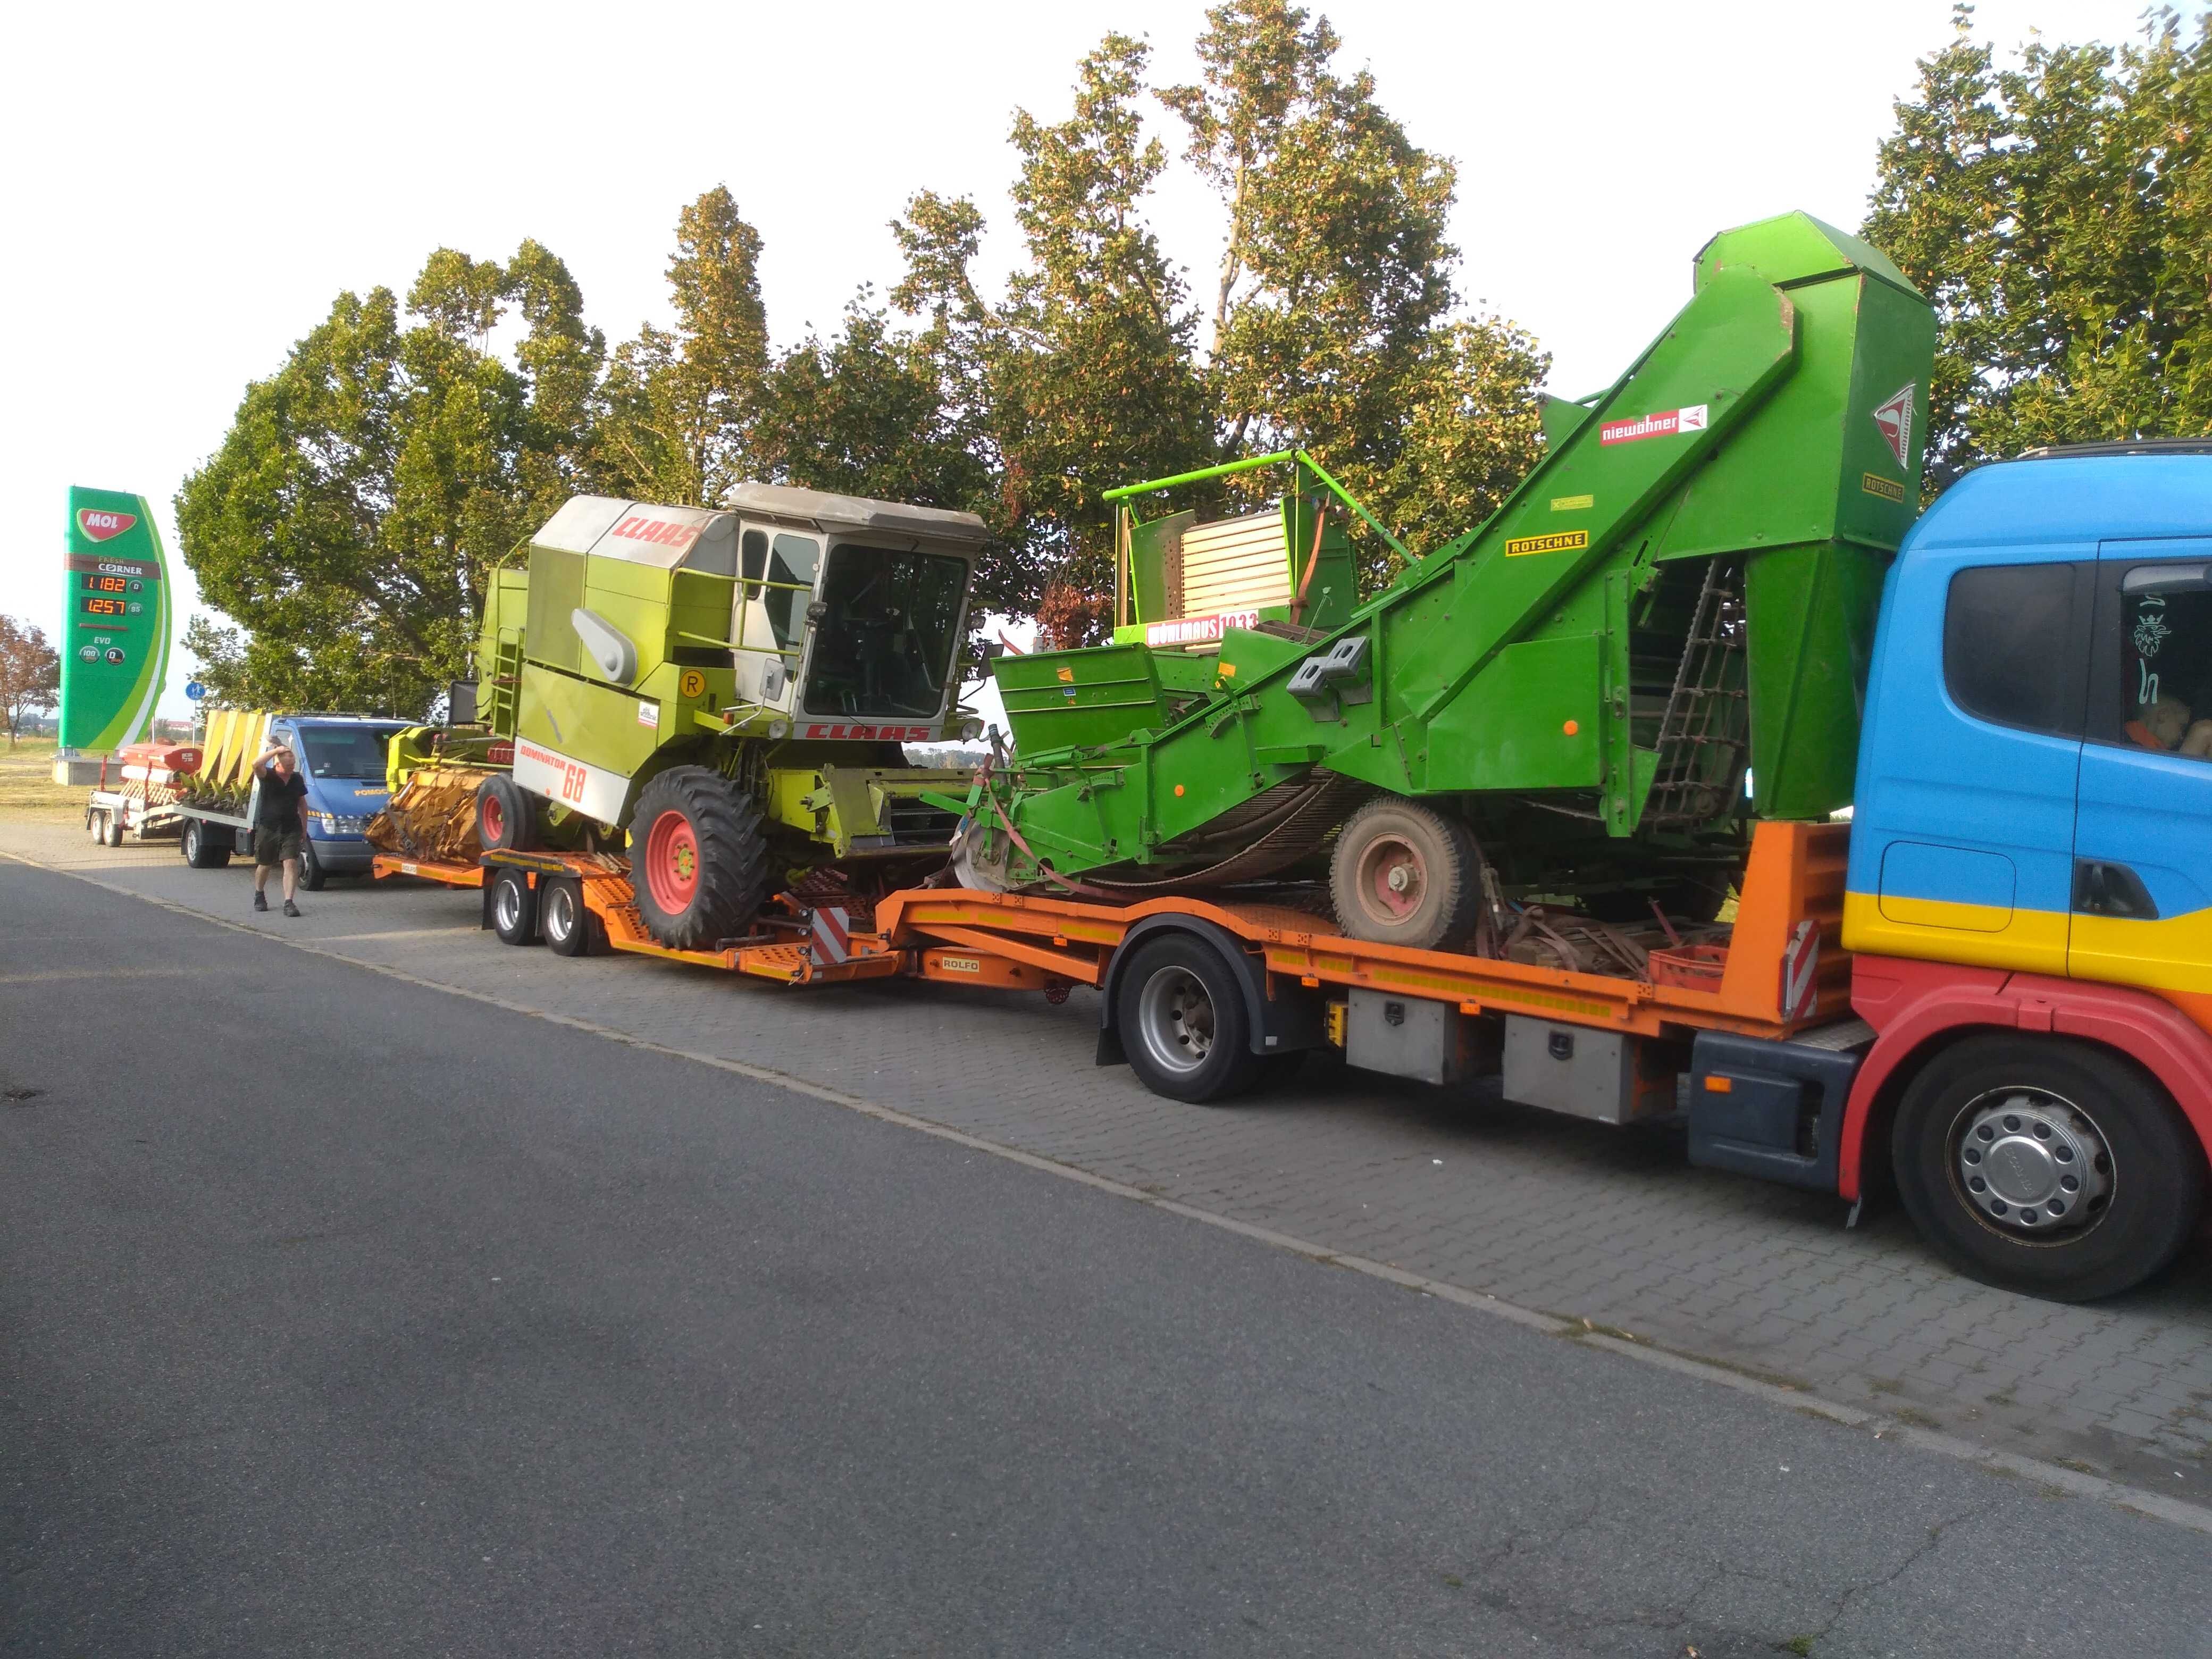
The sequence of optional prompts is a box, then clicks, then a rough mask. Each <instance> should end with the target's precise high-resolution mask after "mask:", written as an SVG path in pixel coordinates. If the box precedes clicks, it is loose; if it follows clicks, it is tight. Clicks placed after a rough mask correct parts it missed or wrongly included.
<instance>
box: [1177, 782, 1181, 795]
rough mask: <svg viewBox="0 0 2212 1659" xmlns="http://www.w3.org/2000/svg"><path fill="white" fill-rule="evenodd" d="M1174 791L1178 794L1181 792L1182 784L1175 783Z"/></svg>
mask: <svg viewBox="0 0 2212 1659" xmlns="http://www.w3.org/2000/svg"><path fill="white" fill-rule="evenodd" d="M1176 793H1177V794H1178V795H1180V794H1181V793H1182V785H1181V784H1177V785H1176Z"/></svg>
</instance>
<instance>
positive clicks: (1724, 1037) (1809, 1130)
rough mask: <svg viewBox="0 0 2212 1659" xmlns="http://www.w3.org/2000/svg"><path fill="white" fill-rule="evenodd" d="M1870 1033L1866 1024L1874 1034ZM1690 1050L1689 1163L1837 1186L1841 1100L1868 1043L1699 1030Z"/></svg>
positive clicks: (1794, 1183)
mask: <svg viewBox="0 0 2212 1659" xmlns="http://www.w3.org/2000/svg"><path fill="white" fill-rule="evenodd" d="M1853 1024H1854V1025H1856V1024H1857V1022H1853ZM1873 1035H1874V1034H1873V1032H1872V1031H1871V1030H1868V1031H1867V1032H1866V1036H1867V1038H1868V1039H1869V1040H1871V1038H1872V1037H1873ZM1690 1054H1691V1057H1690V1091H1689V1101H1688V1103H1687V1115H1688V1117H1689V1122H1690V1162H1691V1163H1692V1164H1697V1165H1699V1166H1700V1167H1701V1168H1704V1169H1708V1170H1735V1172H1736V1173H1738V1174H1740V1175H1748V1176H1759V1178H1760V1179H1761V1180H1765V1181H1778V1182H1783V1183H1784V1185H1786V1186H1791V1187H1807V1188H1813V1189H1814V1190H1815V1191H1818V1192H1830V1193H1832V1192H1833V1191H1835V1190H1836V1170H1837V1158H1838V1148H1839V1147H1840V1146H1841V1145H1842V1141H1843V1127H1844V1106H1845V1104H1846V1103H1848V1102H1849V1101H1850V1094H1851V1080H1852V1079H1854V1078H1856V1077H1857V1075H1858V1069H1859V1061H1860V1060H1862V1059H1863V1057H1864V1054H1865V1048H1864V1045H1863V1044H1861V1043H1853V1044H1852V1045H1851V1046H1849V1047H1831V1046H1826V1045H1822V1044H1817V1043H1813V1042H1776V1041H1774V1040H1773V1039H1771V1038H1768V1037H1748V1036H1735V1035H1734V1034H1733V1033H1731V1032H1726V1031H1701V1032H1699V1034H1698V1038H1697V1041H1696V1042H1695V1043H1694V1044H1693V1045H1692V1048H1691V1051H1690Z"/></svg>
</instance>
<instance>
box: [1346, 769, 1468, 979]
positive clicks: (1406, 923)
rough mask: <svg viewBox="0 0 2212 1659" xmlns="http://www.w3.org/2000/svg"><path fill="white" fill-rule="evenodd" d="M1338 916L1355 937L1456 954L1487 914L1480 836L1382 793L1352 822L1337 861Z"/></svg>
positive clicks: (1453, 820) (1415, 804) (1454, 821)
mask: <svg viewBox="0 0 2212 1659" xmlns="http://www.w3.org/2000/svg"><path fill="white" fill-rule="evenodd" d="M1328 890H1329V896H1330V898H1331V899H1333V900H1334V902H1335V904H1336V919H1337V921H1340V922H1341V923H1342V924H1343V926H1344V930H1345V932H1346V933H1350V934H1351V935H1352V938H1354V939H1368V940H1371V941H1372V942H1374V943H1376V944H1377V945H1408V946H1411V947H1412V948H1413V949H1414V950H1417V951H1448V950H1449V949H1451V948H1452V947H1453V946H1454V945H1459V944H1462V943H1463V942H1464V941H1465V940H1466V939H1467V938H1468V935H1469V934H1470V933H1473V932H1474V927H1475V923H1476V921H1478V920H1479V919H1480V915H1481V914H1482V911H1481V906H1482V861H1481V856H1480V854H1479V853H1478V852H1477V851H1476V848H1475V844H1474V832H1473V831H1472V830H1470V829H1468V827H1467V826H1466V825H1465V824H1463V823H1460V822H1459V820H1458V819H1456V818H1449V817H1445V816H1444V815H1443V813H1441V812H1439V811H1435V810H1434V809H1433V808H1431V807H1427V806H1423V805H1420V804H1419V802H1418V801H1410V800H1407V799H1406V798H1405V797H1404V796H1402V795H1382V796H1378V797H1376V799H1373V800H1370V801H1369V802H1368V803H1367V804H1366V805H1364V806H1363V807H1361V808H1360V809H1359V810H1358V811H1357V812H1354V813H1353V814H1352V816H1351V817H1349V818H1348V819H1346V821H1345V825H1344V828H1343V829H1340V831H1338V832H1337V837H1336V851H1335V853H1334V855H1333V856H1332V857H1331V858H1330V860H1329V866H1328Z"/></svg>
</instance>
